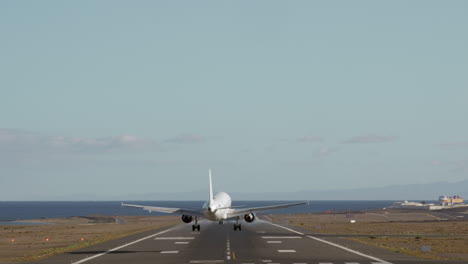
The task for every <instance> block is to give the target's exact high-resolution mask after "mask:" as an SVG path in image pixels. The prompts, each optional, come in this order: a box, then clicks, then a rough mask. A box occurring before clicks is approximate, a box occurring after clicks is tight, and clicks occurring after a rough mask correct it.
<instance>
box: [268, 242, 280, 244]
mask: <svg viewBox="0 0 468 264" xmlns="http://www.w3.org/2000/svg"><path fill="white" fill-rule="evenodd" d="M267 243H268V244H281V243H283V241H267Z"/></svg>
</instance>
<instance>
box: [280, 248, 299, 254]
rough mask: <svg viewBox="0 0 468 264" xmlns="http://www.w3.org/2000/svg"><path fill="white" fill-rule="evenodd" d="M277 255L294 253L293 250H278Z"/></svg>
mask: <svg viewBox="0 0 468 264" xmlns="http://www.w3.org/2000/svg"><path fill="white" fill-rule="evenodd" d="M278 252H279V253H296V250H294V249H278Z"/></svg>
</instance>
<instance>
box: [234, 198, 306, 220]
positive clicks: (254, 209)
mask: <svg viewBox="0 0 468 264" xmlns="http://www.w3.org/2000/svg"><path fill="white" fill-rule="evenodd" d="M303 204H308V202H302V203H292V204H280V205H269V206H262V207H251V208H242V209H229V211H228V214H227V217H228V218H232V217H236V216H240V215H245V214H250V213H253V212H258V211H267V210H273V209H281V208H287V207H291V206H296V205H303Z"/></svg>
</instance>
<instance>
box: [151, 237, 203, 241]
mask: <svg viewBox="0 0 468 264" xmlns="http://www.w3.org/2000/svg"><path fill="white" fill-rule="evenodd" d="M194 238H195V237H155V238H154V240H190V239H194Z"/></svg>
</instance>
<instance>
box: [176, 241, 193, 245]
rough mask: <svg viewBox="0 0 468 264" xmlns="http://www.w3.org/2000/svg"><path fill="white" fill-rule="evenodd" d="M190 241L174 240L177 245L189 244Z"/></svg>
mask: <svg viewBox="0 0 468 264" xmlns="http://www.w3.org/2000/svg"><path fill="white" fill-rule="evenodd" d="M188 243H189V242H186V241H176V242H174V244H177V245H187V244H188Z"/></svg>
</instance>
